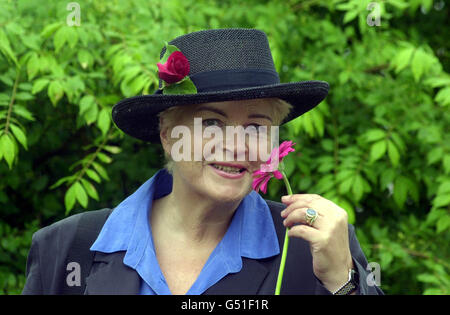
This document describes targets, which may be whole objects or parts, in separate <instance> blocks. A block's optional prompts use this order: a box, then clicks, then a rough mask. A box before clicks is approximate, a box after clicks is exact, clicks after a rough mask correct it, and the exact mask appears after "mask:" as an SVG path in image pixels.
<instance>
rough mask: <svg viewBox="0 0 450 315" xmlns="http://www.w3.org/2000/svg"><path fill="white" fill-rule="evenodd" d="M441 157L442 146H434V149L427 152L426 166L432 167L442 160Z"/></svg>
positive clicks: (442, 153)
mask: <svg viewBox="0 0 450 315" xmlns="http://www.w3.org/2000/svg"><path fill="white" fill-rule="evenodd" d="M443 156H444V148H443V147H442V146H436V147H435V148H434V149H432V150H430V151H429V152H428V154H427V164H428V165H432V164H434V163H436V162H438V161H440V160H442V158H443Z"/></svg>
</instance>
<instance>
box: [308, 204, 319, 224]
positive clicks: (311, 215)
mask: <svg viewBox="0 0 450 315" xmlns="http://www.w3.org/2000/svg"><path fill="white" fill-rule="evenodd" d="M318 216H319V214H318V213H317V211H316V210H314V209H311V208H308V209H307V210H306V214H305V220H306V223H308V225H310V226H312V225H313V224H314V221H316V219H317V217H318Z"/></svg>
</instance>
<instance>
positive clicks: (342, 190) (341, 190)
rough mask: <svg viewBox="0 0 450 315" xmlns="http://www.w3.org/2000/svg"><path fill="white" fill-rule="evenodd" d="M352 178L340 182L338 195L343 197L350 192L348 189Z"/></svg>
mask: <svg viewBox="0 0 450 315" xmlns="http://www.w3.org/2000/svg"><path fill="white" fill-rule="evenodd" d="M354 180H355V179H354V177H349V178H347V179H346V180H344V181H342V182H341V183H340V184H339V193H340V194H342V195H344V194H346V193H348V192H349V191H350V188H351V187H352V186H353V182H354Z"/></svg>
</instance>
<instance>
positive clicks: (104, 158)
mask: <svg viewBox="0 0 450 315" xmlns="http://www.w3.org/2000/svg"><path fill="white" fill-rule="evenodd" d="M97 157H98V158H99V160H100V161H102V162H103V163H107V164H109V163H111V162H112V159H111V158H110V157H109V156H107V155H106V154H104V153H102V152H98V153H97Z"/></svg>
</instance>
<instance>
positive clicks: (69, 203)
mask: <svg viewBox="0 0 450 315" xmlns="http://www.w3.org/2000/svg"><path fill="white" fill-rule="evenodd" d="M75 202H76V192H75V184H73V185H71V186H70V187H69V189H68V190H67V192H66V194H65V196H64V204H65V206H66V215H67V214H68V213H69V212H70V210H72V208H73V206H74V205H75Z"/></svg>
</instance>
